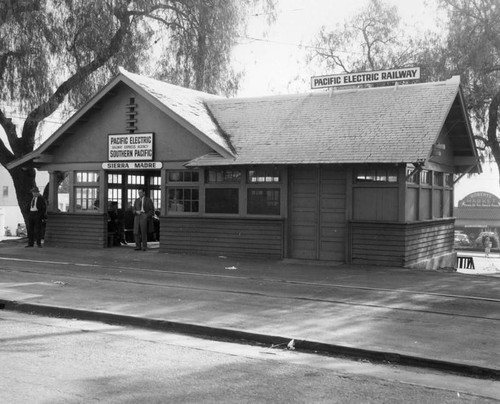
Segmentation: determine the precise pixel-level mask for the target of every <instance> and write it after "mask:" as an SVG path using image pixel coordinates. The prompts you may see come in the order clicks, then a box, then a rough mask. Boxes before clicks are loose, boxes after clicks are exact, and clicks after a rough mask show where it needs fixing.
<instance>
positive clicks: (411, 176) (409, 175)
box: [406, 165, 419, 184]
mask: <svg viewBox="0 0 500 404" xmlns="http://www.w3.org/2000/svg"><path fill="white" fill-rule="evenodd" d="M418 177H419V171H418V170H417V169H416V167H415V166H413V165H410V166H407V167H406V182H407V183H408V184H418Z"/></svg>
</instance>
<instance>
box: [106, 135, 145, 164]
mask: <svg viewBox="0 0 500 404" xmlns="http://www.w3.org/2000/svg"><path fill="white" fill-rule="evenodd" d="M108 160H109V161H145V160H146V161H150V160H153V133H126V134H118V135H108Z"/></svg>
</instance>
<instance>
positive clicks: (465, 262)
mask: <svg viewBox="0 0 500 404" xmlns="http://www.w3.org/2000/svg"><path fill="white" fill-rule="evenodd" d="M457 268H466V269H476V268H475V267H474V258H473V257H471V256H466V255H463V256H458V255H457Z"/></svg>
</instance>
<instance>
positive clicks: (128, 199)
mask: <svg viewBox="0 0 500 404" xmlns="http://www.w3.org/2000/svg"><path fill="white" fill-rule="evenodd" d="M107 187H108V216H109V217H110V219H111V220H110V221H109V228H108V232H109V231H112V232H113V231H115V232H116V233H117V234H118V235H117V237H116V238H117V239H118V242H117V241H116V240H115V241H114V243H113V245H119V243H120V239H121V238H123V239H124V240H125V242H127V243H133V242H134V235H133V229H134V214H133V211H132V210H133V206H134V201H135V200H136V199H137V197H138V196H139V190H140V189H145V190H146V195H148V196H149V197H150V198H151V200H152V201H153V204H154V207H155V216H154V218H153V222H154V231H153V232H151V233H150V235H149V236H148V241H159V240H160V219H159V215H160V210H161V203H162V201H161V174H160V172H159V171H146V172H145V171H124V172H108V173H107Z"/></svg>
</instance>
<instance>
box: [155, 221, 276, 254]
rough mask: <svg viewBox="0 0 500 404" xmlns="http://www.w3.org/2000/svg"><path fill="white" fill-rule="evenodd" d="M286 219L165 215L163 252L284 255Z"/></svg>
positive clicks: (161, 247) (163, 222)
mask: <svg viewBox="0 0 500 404" xmlns="http://www.w3.org/2000/svg"><path fill="white" fill-rule="evenodd" d="M283 228H284V224H283V219H269V220H266V219H240V218H206V217H203V218H202V217H172V216H167V217H162V218H161V226H160V252H166V253H178V254H203V255H214V256H221V255H223V256H229V257H231V256H233V257H234V256H238V257H247V258H269V259H281V258H283V239H284V231H283Z"/></svg>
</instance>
